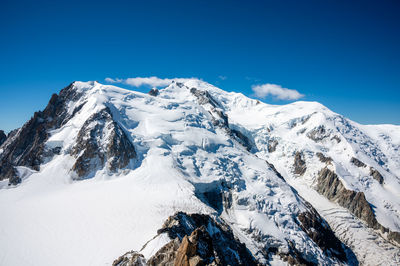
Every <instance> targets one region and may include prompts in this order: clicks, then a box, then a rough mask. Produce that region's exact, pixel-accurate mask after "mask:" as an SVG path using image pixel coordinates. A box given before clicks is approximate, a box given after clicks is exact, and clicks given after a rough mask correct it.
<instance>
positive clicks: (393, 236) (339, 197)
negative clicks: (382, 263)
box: [316, 167, 400, 245]
mask: <svg viewBox="0 0 400 266" xmlns="http://www.w3.org/2000/svg"><path fill="white" fill-rule="evenodd" d="M316 190H317V191H318V192H319V193H320V194H322V195H324V196H325V197H326V198H328V199H329V200H332V201H334V202H337V203H338V204H339V205H340V206H342V207H344V208H346V209H348V210H349V211H350V212H351V213H353V214H354V215H355V216H357V217H358V218H360V219H361V220H363V221H364V222H365V223H366V224H367V225H368V227H370V228H373V229H376V230H380V231H381V232H382V233H388V239H389V240H391V241H392V242H393V243H394V244H396V245H399V244H400V233H399V232H393V231H390V230H389V229H388V228H386V227H384V226H383V225H381V224H380V223H379V222H378V221H377V220H376V217H375V214H374V212H373V209H372V207H371V205H370V204H369V202H368V201H367V200H366V198H365V195H364V193H363V192H356V191H353V190H349V189H346V188H345V187H344V185H343V184H342V182H341V181H340V180H339V177H338V176H337V175H336V173H335V172H333V171H331V170H329V169H328V168H327V167H325V168H323V169H322V170H321V171H320V172H319V174H318V180H317V186H316Z"/></svg>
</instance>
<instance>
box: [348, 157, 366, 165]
mask: <svg viewBox="0 0 400 266" xmlns="http://www.w3.org/2000/svg"><path fill="white" fill-rule="evenodd" d="M350 162H351V163H352V164H354V165H355V166H357V167H367V165H366V164H365V163H363V162H361V161H360V160H358V159H357V158H354V157H352V158H351V159H350Z"/></svg>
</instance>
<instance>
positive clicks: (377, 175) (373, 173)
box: [369, 166, 384, 184]
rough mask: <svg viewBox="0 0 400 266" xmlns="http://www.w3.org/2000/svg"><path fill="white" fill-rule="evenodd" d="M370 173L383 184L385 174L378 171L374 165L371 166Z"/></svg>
mask: <svg viewBox="0 0 400 266" xmlns="http://www.w3.org/2000/svg"><path fill="white" fill-rule="evenodd" d="M369 174H370V175H371V176H372V177H373V178H374V179H375V180H376V181H378V182H379V184H383V181H384V180H383V176H382V175H381V173H379V172H378V170H376V169H375V168H373V167H372V166H371V167H370V168H369Z"/></svg>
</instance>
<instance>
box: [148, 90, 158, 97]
mask: <svg viewBox="0 0 400 266" xmlns="http://www.w3.org/2000/svg"><path fill="white" fill-rule="evenodd" d="M159 93H160V92H159V91H158V89H156V88H152V89H151V90H150V91H149V95H151V96H154V97H155V96H157V95H158V94H159Z"/></svg>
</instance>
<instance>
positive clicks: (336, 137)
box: [331, 135, 342, 143]
mask: <svg viewBox="0 0 400 266" xmlns="http://www.w3.org/2000/svg"><path fill="white" fill-rule="evenodd" d="M331 140H336V142H337V143H340V142H341V141H342V140H341V139H340V138H339V136H337V135H335V136H333V137H332V138H331Z"/></svg>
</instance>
